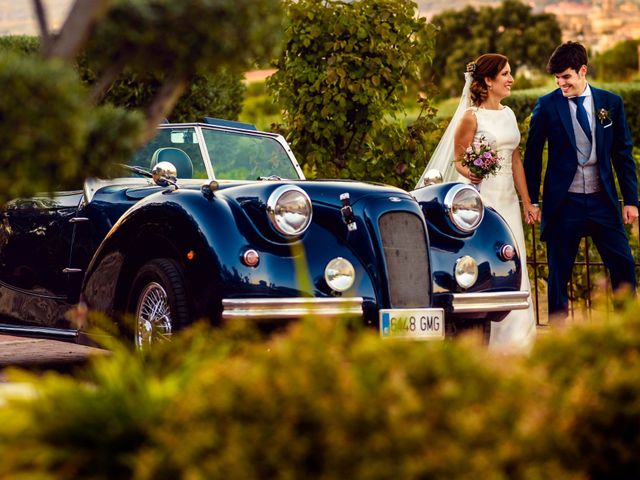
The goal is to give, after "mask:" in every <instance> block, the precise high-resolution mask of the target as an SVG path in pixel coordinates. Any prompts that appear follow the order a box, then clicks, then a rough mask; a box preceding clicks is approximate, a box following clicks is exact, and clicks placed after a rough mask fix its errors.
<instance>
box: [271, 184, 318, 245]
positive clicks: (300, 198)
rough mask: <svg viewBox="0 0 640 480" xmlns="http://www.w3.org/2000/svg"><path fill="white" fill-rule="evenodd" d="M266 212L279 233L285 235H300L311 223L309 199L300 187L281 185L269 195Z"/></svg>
mask: <svg viewBox="0 0 640 480" xmlns="http://www.w3.org/2000/svg"><path fill="white" fill-rule="evenodd" d="M267 213H268V214H269V219H270V220H271V223H272V224H273V226H274V227H276V230H278V231H279V232H280V233H282V234H283V235H287V236H295V235H300V234H302V233H303V232H304V231H305V230H306V229H307V228H308V227H309V224H310V223H311V214H312V207H311V199H309V195H307V194H306V192H305V191H304V190H302V189H301V188H300V187H296V186H295V185H282V186H281V187H278V188H276V189H275V190H274V191H273V193H272V194H271V195H270V196H269V200H267Z"/></svg>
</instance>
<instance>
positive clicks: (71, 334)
mask: <svg viewBox="0 0 640 480" xmlns="http://www.w3.org/2000/svg"><path fill="white" fill-rule="evenodd" d="M0 332H2V333H7V334H14V335H18V336H25V337H38V338H54V339H57V340H66V341H72V342H73V341H75V340H76V339H77V338H78V331H77V330H67V329H64V328H51V327H31V326H24V327H23V326H18V325H8V324H5V323H0Z"/></svg>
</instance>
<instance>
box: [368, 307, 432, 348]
mask: <svg viewBox="0 0 640 480" xmlns="http://www.w3.org/2000/svg"><path fill="white" fill-rule="evenodd" d="M380 336H381V337H382V338H408V339H416V340H428V339H436V340H442V339H444V310H443V309H441V308H389V309H383V310H380Z"/></svg>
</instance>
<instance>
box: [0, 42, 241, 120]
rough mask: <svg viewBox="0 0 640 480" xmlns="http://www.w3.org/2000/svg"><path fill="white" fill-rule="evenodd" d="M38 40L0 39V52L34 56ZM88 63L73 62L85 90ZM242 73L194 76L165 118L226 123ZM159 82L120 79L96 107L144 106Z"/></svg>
mask: <svg viewBox="0 0 640 480" xmlns="http://www.w3.org/2000/svg"><path fill="white" fill-rule="evenodd" d="M41 48H42V47H41V39H40V38H39V37H34V36H29V35H7V36H4V37H0V51H12V52H15V53H19V54H22V55H37V54H38V53H39V52H40V51H41ZM90 65H91V60H90V59H88V58H87V55H86V54H84V55H83V54H80V55H79V56H78V58H77V59H76V67H77V69H78V73H79V75H80V79H81V80H82V82H83V83H84V84H85V86H86V87H87V88H89V89H90V88H91V87H92V86H93V85H94V84H95V83H96V80H97V79H96V73H95V72H94V71H93V70H92V69H91V68H90ZM243 77H244V74H243V73H240V72H231V71H229V70H228V69H226V68H225V69H220V71H217V72H211V73H208V72H207V73H204V74H195V75H194V76H193V78H192V80H191V81H190V82H189V85H188V87H187V89H186V91H185V92H184V94H183V95H182V96H181V97H180V99H179V100H178V102H177V103H176V105H175V107H174V109H173V111H172V112H171V113H170V115H169V120H171V121H172V122H193V121H195V120H197V119H201V118H202V117H204V116H211V117H221V118H226V119H229V120H235V119H237V118H238V115H239V114H240V111H241V110H242V101H243V95H244V92H245V89H246V88H245V86H244V84H243V83H242V79H243ZM161 85H162V81H161V80H160V79H158V78H157V75H154V74H153V73H152V72H150V73H147V74H141V75H136V74H133V73H132V74H129V75H127V74H126V73H125V74H123V75H121V76H120V77H119V79H118V80H117V81H116V82H114V83H113V84H112V85H111V87H109V90H108V91H107V92H106V93H105V95H104V97H103V98H102V99H101V100H100V104H112V105H114V106H116V107H123V108H125V109H127V110H135V109H140V108H144V107H145V106H146V105H148V104H149V103H150V102H151V100H152V99H153V97H154V96H155V94H156V93H157V91H158V89H159V88H160V86H161Z"/></svg>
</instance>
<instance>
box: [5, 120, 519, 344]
mask: <svg viewBox="0 0 640 480" xmlns="http://www.w3.org/2000/svg"><path fill="white" fill-rule="evenodd" d="M1 215H2V226H1V228H0V332H5V333H14V334H16V333H18V334H26V335H38V336H48V337H54V338H61V339H67V340H75V341H79V340H82V339H83V338H84V337H85V336H84V335H83V329H81V328H77V326H74V325H72V324H71V323H70V321H69V320H67V317H68V315H65V313H66V312H67V311H68V310H69V309H70V308H71V307H73V306H74V305H86V306H87V307H88V308H89V309H95V310H98V311H102V312H105V313H106V314H107V315H109V316H110V317H111V318H114V319H116V320H118V319H123V318H126V317H127V315H128V316H129V318H133V319H134V321H133V323H134V328H133V330H134V332H133V334H132V338H133V339H134V340H135V342H136V343H137V345H139V346H144V345H147V344H148V343H150V342H152V341H154V340H155V339H157V338H159V337H166V336H168V335H170V334H171V333H172V332H175V331H177V330H179V329H180V328H182V327H184V326H185V325H187V324H189V323H191V322H192V321H194V320H195V319H200V318H207V319H209V320H210V321H211V322H212V323H213V324H215V325H218V324H220V323H223V322H228V321H232V320H233V319H237V318H248V319H253V320H255V321H256V322H259V323H260V324H261V325H267V326H268V325H274V324H278V323H281V322H287V321H290V320H292V319H296V318H299V317H301V316H303V315H307V314H310V313H311V314H313V315H315V316H317V317H336V318H339V317H341V316H343V315H351V316H353V315H357V316H359V317H361V318H362V319H363V321H364V322H365V324H367V325H371V326H372V327H374V328H377V329H379V331H380V334H381V336H383V337H410V338H444V336H445V334H446V335H447V336H449V335H453V334H455V333H456V332H459V331H460V330H461V329H465V328H481V329H483V330H484V331H485V332H487V331H488V329H487V327H488V325H489V322H490V321H491V320H496V321H497V320H501V319H502V318H504V316H505V315H506V313H507V312H508V311H510V310H512V309H519V308H526V306H527V304H528V292H526V291H521V290H520V278H521V269H520V267H519V261H518V252H517V250H516V248H515V245H516V243H515V240H514V238H513V235H512V233H511V231H510V230H509V228H508V226H507V225H506V224H505V222H504V221H503V219H502V218H501V217H500V216H499V215H498V214H497V213H496V212H494V211H493V210H491V209H488V208H485V207H484V206H483V204H482V201H481V198H480V196H479V194H478V192H477V191H475V190H474V189H473V188H472V187H471V186H469V185H463V184H457V183H446V184H445V183H439V184H434V185H431V186H426V187H424V188H420V189H417V190H415V191H413V192H410V193H409V192H406V191H403V190H400V189H398V188H393V187H389V186H384V185H377V184H366V183H359V182H351V181H331V180H325V181H307V180H305V179H304V176H303V174H302V170H301V168H300V166H299V165H298V162H297V161H296V159H295V157H294V155H293V153H292V152H291V149H290V148H289V146H288V145H287V143H286V141H285V140H284V138H283V137H282V136H279V135H276V134H272V133H265V132H259V131H256V130H255V129H252V128H251V127H250V126H247V125H245V124H238V123H233V122H225V121H217V120H215V119H206V121H205V122H203V123H193V124H166V125H161V126H160V127H159V131H158V135H157V136H156V137H155V138H154V139H153V140H152V141H151V142H150V143H149V144H148V145H147V146H146V147H144V148H143V149H141V150H140V151H138V152H137V153H136V155H135V156H134V157H133V158H132V159H131V160H130V162H129V163H128V164H127V165H120V166H118V169H117V173H116V174H115V175H114V178H110V179H88V180H86V182H85V184H84V186H83V189H82V190H77V191H65V192H59V193H57V194H55V195H53V196H42V197H37V198H30V199H17V200H13V201H11V202H9V203H8V204H6V205H5V206H4V208H3V210H2V211H1Z"/></svg>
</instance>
